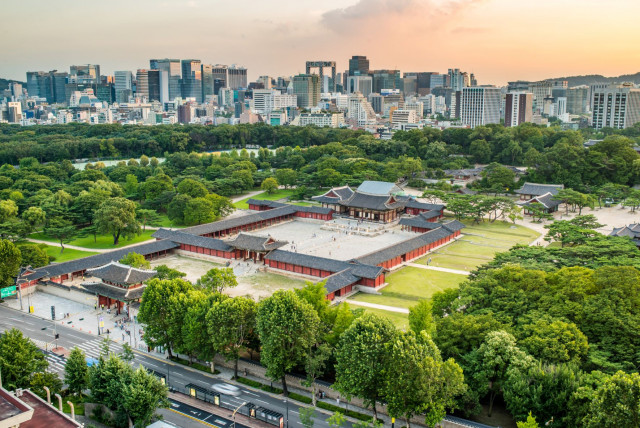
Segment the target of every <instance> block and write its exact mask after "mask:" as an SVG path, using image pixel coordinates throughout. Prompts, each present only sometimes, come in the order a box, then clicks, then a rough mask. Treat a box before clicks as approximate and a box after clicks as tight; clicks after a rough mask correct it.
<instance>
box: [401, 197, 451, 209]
mask: <svg viewBox="0 0 640 428" xmlns="http://www.w3.org/2000/svg"><path fill="white" fill-rule="evenodd" d="M405 206H406V207H407V208H416V209H422V210H430V211H442V210H443V209H444V208H445V205H444V204H430V203H428V202H420V201H416V200H415V199H409V201H407V203H406V205H405Z"/></svg>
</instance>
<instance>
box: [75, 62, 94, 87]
mask: <svg viewBox="0 0 640 428" xmlns="http://www.w3.org/2000/svg"><path fill="white" fill-rule="evenodd" d="M69 70H70V72H69V74H70V75H72V76H76V79H77V80H76V81H77V82H78V83H99V81H100V66H99V65H97V64H83V65H72V66H71V67H69Z"/></svg>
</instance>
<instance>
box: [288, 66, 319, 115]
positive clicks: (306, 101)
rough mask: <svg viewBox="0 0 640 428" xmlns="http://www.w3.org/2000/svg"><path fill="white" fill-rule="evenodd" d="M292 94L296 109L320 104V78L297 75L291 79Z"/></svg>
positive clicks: (313, 75) (311, 75)
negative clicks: (295, 101) (294, 97)
mask: <svg viewBox="0 0 640 428" xmlns="http://www.w3.org/2000/svg"><path fill="white" fill-rule="evenodd" d="M293 94H294V95H295V96H296V97H297V101H298V107H300V108H306V109H308V108H311V107H315V106H317V105H318V103H319V102H320V77H319V76H318V75H317V74H299V75H297V76H294V77H293Z"/></svg>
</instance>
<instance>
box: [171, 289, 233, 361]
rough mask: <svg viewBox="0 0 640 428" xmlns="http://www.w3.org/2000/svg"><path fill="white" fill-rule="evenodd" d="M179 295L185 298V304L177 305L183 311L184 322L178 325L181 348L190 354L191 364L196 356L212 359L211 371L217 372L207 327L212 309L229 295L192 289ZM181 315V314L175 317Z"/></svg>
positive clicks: (213, 350) (181, 350) (177, 308)
mask: <svg viewBox="0 0 640 428" xmlns="http://www.w3.org/2000/svg"><path fill="white" fill-rule="evenodd" d="M177 297H180V298H184V304H182V305H176V310H178V311H180V312H181V313H182V322H181V324H180V325H178V328H180V330H181V336H182V340H181V343H180V348H179V350H180V352H182V353H184V354H187V355H188V356H189V363H190V364H191V363H193V357H194V356H197V357H198V358H200V359H201V360H205V361H211V373H215V367H214V365H213V358H214V357H215V354H216V352H215V349H214V348H212V346H211V341H212V340H213V338H212V337H211V335H210V334H209V332H208V329H207V316H208V314H209V312H210V310H211V309H212V308H213V307H214V306H216V305H217V304H218V303H220V302H221V301H223V300H225V299H227V296H225V295H223V294H219V293H211V292H209V291H208V290H192V291H190V292H189V293H188V294H186V295H183V296H177ZM179 316H180V314H178V315H176V317H175V318H178V317H179Z"/></svg>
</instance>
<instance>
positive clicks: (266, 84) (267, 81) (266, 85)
mask: <svg viewBox="0 0 640 428" xmlns="http://www.w3.org/2000/svg"><path fill="white" fill-rule="evenodd" d="M258 83H261V84H262V88H263V89H271V88H272V87H273V79H271V77H269V76H260V77H258Z"/></svg>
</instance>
